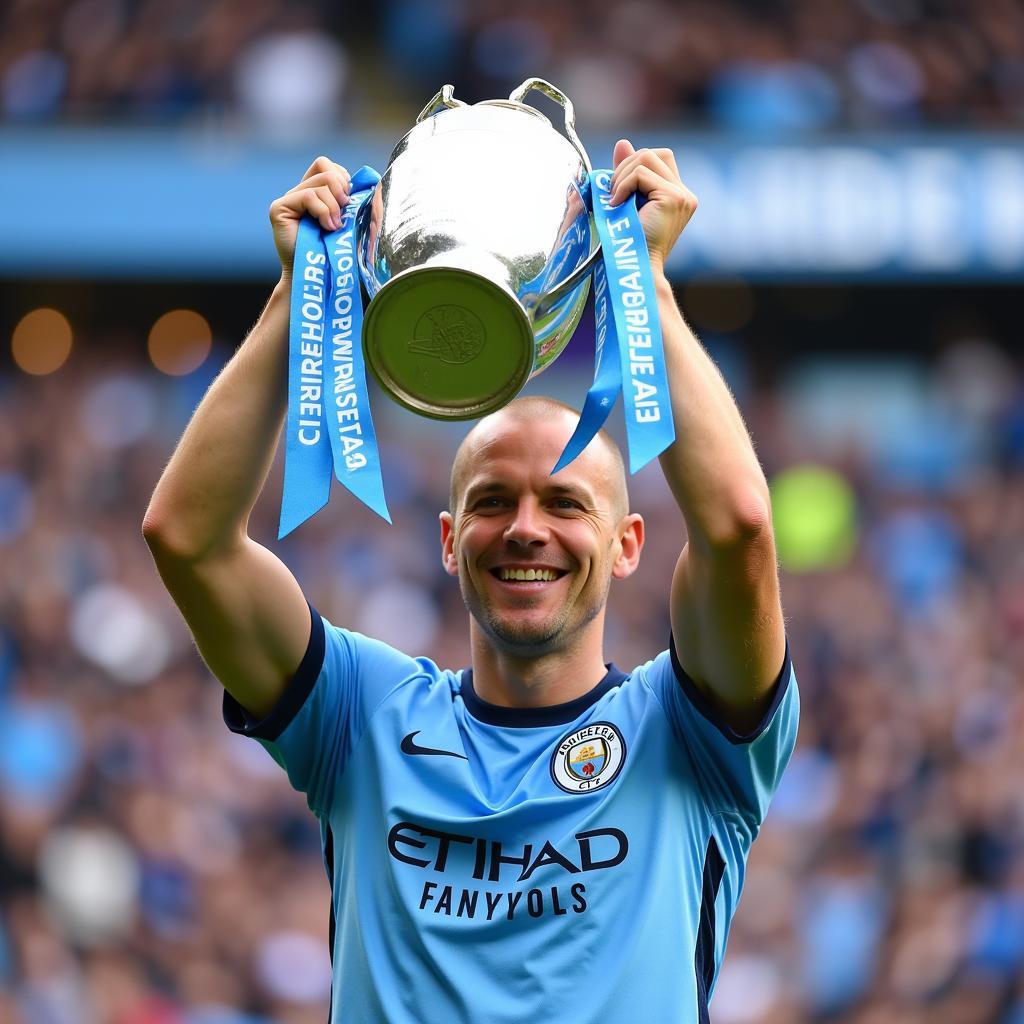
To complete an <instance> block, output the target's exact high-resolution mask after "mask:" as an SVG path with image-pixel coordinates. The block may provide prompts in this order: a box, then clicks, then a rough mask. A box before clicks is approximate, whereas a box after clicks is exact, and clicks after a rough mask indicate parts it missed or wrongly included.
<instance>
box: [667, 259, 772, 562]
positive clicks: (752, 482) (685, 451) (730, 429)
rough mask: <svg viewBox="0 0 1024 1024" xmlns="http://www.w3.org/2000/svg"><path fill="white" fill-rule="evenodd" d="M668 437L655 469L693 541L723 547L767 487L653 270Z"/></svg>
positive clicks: (749, 523) (733, 411)
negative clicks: (670, 424)
mask: <svg viewBox="0 0 1024 1024" xmlns="http://www.w3.org/2000/svg"><path fill="white" fill-rule="evenodd" d="M655 283H656V292H657V297H658V312H659V314H660V317H661V328H662V334H663V336H664V344H665V359H666V363H667V368H668V379H669V389H670V393H671V397H672V413H673V417H674V419H675V429H676V440H675V442H674V443H673V444H672V445H671V446H670V447H669V448H667V449H666V450H665V452H664V453H663V454H662V455H661V468H662V471H663V472H664V474H665V479H666V480H667V481H668V484H669V487H670V488H671V489H672V493H673V495H674V496H675V499H676V501H677V503H678V504H679V507H680V509H681V510H682V513H683V516H684V518H685V520H686V525H687V531H688V533H689V534H690V537H691V539H693V537H694V535H695V534H698V535H699V536H700V537H702V538H703V539H704V540H706V541H708V542H710V543H719V542H727V541H729V540H731V539H733V538H735V537H737V536H742V535H743V534H744V533H746V532H747V531H749V529H751V527H757V526H758V525H760V523H761V522H762V521H763V520H764V517H765V516H766V515H767V514H768V488H767V484H766V482H765V478H764V473H763V471H762V470H761V466H760V464H759V463H758V461H757V456H756V454H755V452H754V447H753V444H752V443H751V440H750V435H749V434H748V432H747V428H746V426H745V425H744V423H743V418H742V416H741V415H740V411H739V409H738V408H737V406H736V402H735V401H734V399H733V397H732V394H731V393H730V391H729V388H728V387H727V386H726V383H725V381H724V379H723V378H722V375H721V373H720V372H719V370H718V367H717V366H716V365H715V364H714V362H713V361H712V360H711V357H710V356H708V354H707V352H705V351H704V348H703V347H702V346H701V344H700V342H699V341H698V340H697V338H696V337H695V336H694V334H693V332H692V331H691V330H690V328H689V327H688V326H687V325H686V322H685V321H684V320H683V316H682V314H681V313H680V311H679V307H678V306H677V305H676V301H675V297H674V295H673V294H672V287H671V285H670V284H669V282H668V280H667V279H666V278H665V276H664V274H663V273H660V272H658V271H656V272H655Z"/></svg>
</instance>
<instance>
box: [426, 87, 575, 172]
mask: <svg viewBox="0 0 1024 1024" xmlns="http://www.w3.org/2000/svg"><path fill="white" fill-rule="evenodd" d="M446 88H447V86H446ZM534 89H536V90H537V92H542V93H544V95H545V96H547V98H548V99H551V100H554V101H555V102H556V103H559V104H561V106H562V109H563V110H564V111H565V134H566V137H567V138H568V140H569V141H570V142H571V143H572V147H573V149H575V150H576V152H577V153H579V155H580V159H581V160H582V161H583V166H584V167H585V168H586V169H587V174H589V173H590V172H591V171H592V170H593V168H592V167H591V166H590V157H588V156H587V151H586V150H585V149H584V148H583V143H582V142H580V137H579V136H578V135H577V134H576V108H575V107H574V106H573V105H572V100H571V99H569V97H568V96H566V95H565V93H564V92H562V90H561V89H559V88H558V87H557V86H554V85H552V84H551V83H550V82H545V81H544V79H543V78H528V79H527V80H526V81H525V82H523V84H522V85H521V86H519V88H518V89H516V90H515V91H514V92H513V93H512V94H511V95H510V96H509V101H510V102H512V103H525V99H524V97H525V96H526V94H527V93H528V92H531V91H532V90H534Z"/></svg>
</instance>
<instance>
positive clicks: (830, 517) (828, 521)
mask: <svg viewBox="0 0 1024 1024" xmlns="http://www.w3.org/2000/svg"><path fill="white" fill-rule="evenodd" d="M771 496H772V520H773V522H774V526H775V543H776V549H777V552H778V556H779V561H780V562H781V563H782V566H783V568H784V569H786V571H787V572H794V573H796V572H814V571H816V570H822V569H838V568H840V567H841V566H843V565H845V564H846V563H847V562H848V561H849V560H850V557H851V555H852V554H853V552H854V549H855V548H856V546H857V507H856V498H855V497H854V493H853V489H852V488H851V487H850V485H849V484H848V483H847V482H846V481H845V480H844V479H843V477H842V476H840V475H839V474H838V473H837V472H835V471H834V470H832V469H828V468H826V467H824V466H815V465H803V466H793V467H792V468H790V469H786V470H783V471H782V472H781V473H778V474H777V475H776V476H775V477H774V479H773V480H772V482H771Z"/></svg>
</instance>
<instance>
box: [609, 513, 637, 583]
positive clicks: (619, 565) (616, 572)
mask: <svg viewBox="0 0 1024 1024" xmlns="http://www.w3.org/2000/svg"><path fill="white" fill-rule="evenodd" d="M643 546H644V519H643V516H641V515H640V514H639V513H637V512H630V514H629V515H628V516H625V517H624V518H623V520H622V522H621V523H620V524H619V555H618V557H617V558H616V559H615V564H614V565H613V566H612V576H614V577H615V579H617V580H624V579H626V577H627V576H632V575H633V573H634V572H635V571H636V567H637V566H638V565H639V564H640V552H641V551H642V550H643Z"/></svg>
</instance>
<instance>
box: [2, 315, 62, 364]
mask: <svg viewBox="0 0 1024 1024" xmlns="http://www.w3.org/2000/svg"><path fill="white" fill-rule="evenodd" d="M71 343H72V332H71V324H70V323H69V322H68V318H67V317H66V316H64V314H63V313H60V312H58V311H57V310H56V309H46V308H43V309H33V310H32V312H31V313H26V314H25V315H24V316H23V317H22V318H21V320H20V321H19V322H18V325H17V326H16V327H15V328H14V333H13V334H12V335H11V355H12V356H13V357H14V362H15V364H16V365H17V366H18V367H19V368H20V369H21V370H24V372H25V373H31V374H33V375H34V376H37V377H39V376H43V375H45V374H47V373H53V372H54V370H59V369H60V368H61V367H62V366H63V365H64V363H65V362H66V361H67V358H68V356H69V355H71Z"/></svg>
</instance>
